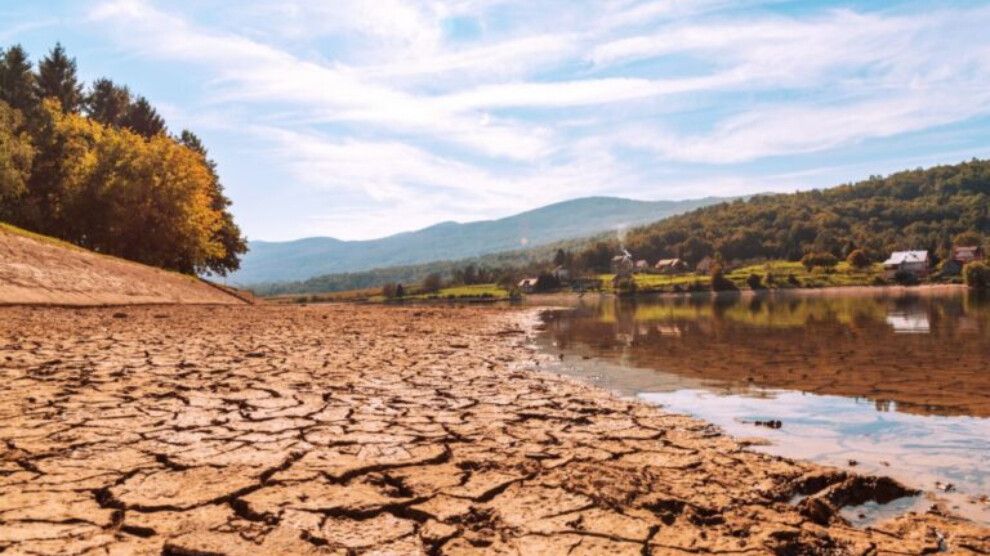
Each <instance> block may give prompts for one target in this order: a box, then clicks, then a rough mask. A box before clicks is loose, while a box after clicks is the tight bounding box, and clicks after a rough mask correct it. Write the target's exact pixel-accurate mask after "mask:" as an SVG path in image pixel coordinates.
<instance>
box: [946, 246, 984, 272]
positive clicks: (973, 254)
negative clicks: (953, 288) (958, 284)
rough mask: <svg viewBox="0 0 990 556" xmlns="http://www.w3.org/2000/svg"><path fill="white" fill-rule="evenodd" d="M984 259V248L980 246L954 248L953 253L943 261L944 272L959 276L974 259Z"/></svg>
mask: <svg viewBox="0 0 990 556" xmlns="http://www.w3.org/2000/svg"><path fill="white" fill-rule="evenodd" d="M982 260H983V248H982V247H980V246H973V247H968V246H967V247H963V246H955V247H953V248H952V255H951V256H950V257H949V259H948V260H946V261H945V262H944V263H942V274H943V275H945V276H957V275H959V274H961V273H962V269H963V267H964V266H966V265H967V264H969V263H971V262H973V261H982Z"/></svg>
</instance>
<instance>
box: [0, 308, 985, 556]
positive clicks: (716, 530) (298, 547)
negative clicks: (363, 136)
mask: <svg viewBox="0 0 990 556" xmlns="http://www.w3.org/2000/svg"><path fill="white" fill-rule="evenodd" d="M521 322H522V319H521V317H520V314H519V313H509V312H499V311H497V310H493V309H463V308H462V309H457V308H445V309H424V308H418V309H417V308H392V309H390V308H382V307H355V306H323V307H302V308H300V307H249V306H243V307H170V308H161V307H143V308H136V307H134V308H128V309H126V314H122V313H121V312H120V309H49V308H34V309H32V308H7V309H0V365H2V373H3V380H2V382H0V552H3V551H5V554H21V553H94V554H105V553H113V554H132V553H133V554H250V555H252V556H255V555H259V554H316V553H319V554H323V553H332V554H366V553H375V554H465V553H492V554H651V553H652V554H681V553H684V554H697V553H732V554H742V553H752V554H762V553H780V554H875V553H881V554H882V553H899V554H904V553H908V554H916V553H921V552H922V551H939V550H950V551H958V552H961V553H965V552H968V551H971V552H975V553H986V552H987V551H988V550H990V531H987V530H986V529H981V528H979V527H976V526H974V525H972V524H969V523H968V522H964V521H961V520H958V519H955V518H952V517H947V516H945V515H943V514H941V513H938V512H935V513H928V514H924V515H916V514H910V515H907V516H904V517H901V518H898V519H897V520H895V521H891V522H886V523H882V524H879V525H877V526H875V527H874V528H872V529H865V530H864V529H856V528H854V527H851V526H849V525H848V524H847V523H845V522H844V521H843V520H842V519H841V517H840V516H838V515H837V512H836V510H837V508H839V507H841V506H843V505H849V504H855V503H859V502H863V501H865V500H867V499H874V498H879V499H887V498H890V497H896V496H898V495H901V494H904V489H903V488H902V487H900V486H899V485H897V484H896V483H893V482H892V481H889V480H885V479H877V478H864V477H859V476H854V475H850V474H848V473H846V472H842V471H837V470H833V469H828V468H823V467H820V466H816V465H813V464H810V463H802V462H795V461H789V460H785V459H780V458H775V457H771V456H767V455H763V454H758V453H754V452H750V451H747V450H746V448H745V445H744V444H742V443H740V442H738V441H735V440H733V439H731V438H728V437H726V436H723V435H722V434H720V433H719V432H718V431H717V430H714V429H713V428H712V427H711V426H709V425H706V424H705V423H702V422H699V421H697V420H693V419H690V418H686V417H682V416H677V415H670V414H665V413H663V412H662V411H661V410H659V409H656V408H653V407H648V406H645V405H639V404H637V403H634V402H629V401H624V400H621V399H618V398H615V397H612V396H610V395H609V394H607V393H605V392H602V391H599V390H595V389H593V388H591V387H588V386H584V385H582V384H579V383H576V382H573V381H571V380H569V379H565V378H561V377H557V376H554V375H551V374H548V373H542V372H540V371H539V370H538V369H537V368H536V367H537V363H538V357H536V355H535V354H534V353H533V352H532V351H530V350H529V349H528V348H527V347H526V344H527V339H526V332H525V331H524V330H523V329H522V328H520V323H521ZM798 500H799V501H798Z"/></svg>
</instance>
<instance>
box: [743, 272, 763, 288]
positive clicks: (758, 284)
mask: <svg viewBox="0 0 990 556" xmlns="http://www.w3.org/2000/svg"><path fill="white" fill-rule="evenodd" d="M746 285H747V286H749V289H751V290H763V289H766V287H765V286H764V285H763V279H762V278H760V275H759V274H750V275H749V277H747V278H746Z"/></svg>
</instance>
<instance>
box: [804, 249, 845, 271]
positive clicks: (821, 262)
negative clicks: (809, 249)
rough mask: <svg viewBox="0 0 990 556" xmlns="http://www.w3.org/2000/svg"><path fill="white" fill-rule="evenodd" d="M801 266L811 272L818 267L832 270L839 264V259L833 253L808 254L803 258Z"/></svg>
mask: <svg viewBox="0 0 990 556" xmlns="http://www.w3.org/2000/svg"><path fill="white" fill-rule="evenodd" d="M801 264H802V265H804V268H806V269H808V270H809V271H810V270H811V269H813V268H815V267H816V266H817V267H821V268H824V269H832V268H835V265H837V264H839V259H837V258H836V257H835V255H833V254H831V253H808V254H806V255H805V256H803V257H801Z"/></svg>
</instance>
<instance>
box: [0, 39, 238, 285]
mask: <svg viewBox="0 0 990 556" xmlns="http://www.w3.org/2000/svg"><path fill="white" fill-rule="evenodd" d="M230 204H231V203H230V200H229V199H228V198H227V196H226V195H225V194H224V188H223V185H222V184H221V183H220V178H219V175H218V174H217V170H216V164H215V163H214V162H213V161H212V160H211V159H210V158H209V155H208V152H207V150H206V148H205V146H204V145H203V143H202V141H201V140H200V139H199V137H197V136H196V135H195V134H194V133H192V132H191V131H188V130H182V131H181V132H180V133H178V134H177V135H173V134H171V133H170V132H169V130H168V128H167V126H166V123H165V120H164V118H162V117H161V115H160V114H159V113H158V111H157V110H156V109H155V108H154V107H153V106H152V105H151V103H150V102H149V101H148V100H147V99H146V98H145V97H143V96H140V95H135V94H133V93H132V92H131V91H130V89H128V88H127V87H126V86H122V85H118V84H116V83H114V82H113V81H111V80H110V79H107V78H102V79H97V80H96V81H94V82H93V83H91V84H90V85H89V86H88V87H86V86H85V84H83V83H82V82H81V81H80V80H79V79H78V77H77V74H76V61H75V59H74V58H70V57H69V56H68V55H67V54H66V52H65V49H64V48H63V47H62V46H61V45H60V44H56V45H55V47H54V48H52V49H51V51H50V52H49V53H48V54H47V55H46V56H45V57H44V58H42V59H41V60H39V62H38V64H37V67H35V66H34V64H33V63H32V62H31V60H30V58H29V56H28V54H27V52H26V51H25V50H24V49H23V48H22V47H21V46H19V45H15V46H12V47H10V48H7V49H0V220H4V221H7V222H10V223H12V224H14V225H17V226H20V227H23V228H26V229H28V230H31V231H34V232H38V233H41V234H46V235H50V236H54V237H57V238H60V239H63V240H66V241H69V242H72V243H75V244H77V245H80V246H82V247H86V248H88V249H92V250H94V251H97V252H100V253H106V254H110V255H115V256H119V257H123V258H126V259H130V260H134V261H138V262H141V263H145V264H150V265H154V266H158V267H162V268H166V269H171V270H176V271H179V272H184V273H189V274H194V273H203V272H213V273H217V274H220V275H225V274H226V273H227V272H229V271H232V270H236V269H237V268H238V266H239V261H240V255H241V254H243V253H244V252H246V251H247V244H246V240H245V239H244V237H243V236H242V234H241V231H240V229H239V228H238V227H237V225H236V224H235V223H234V220H233V216H232V215H231V213H230V211H229V207H230Z"/></svg>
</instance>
